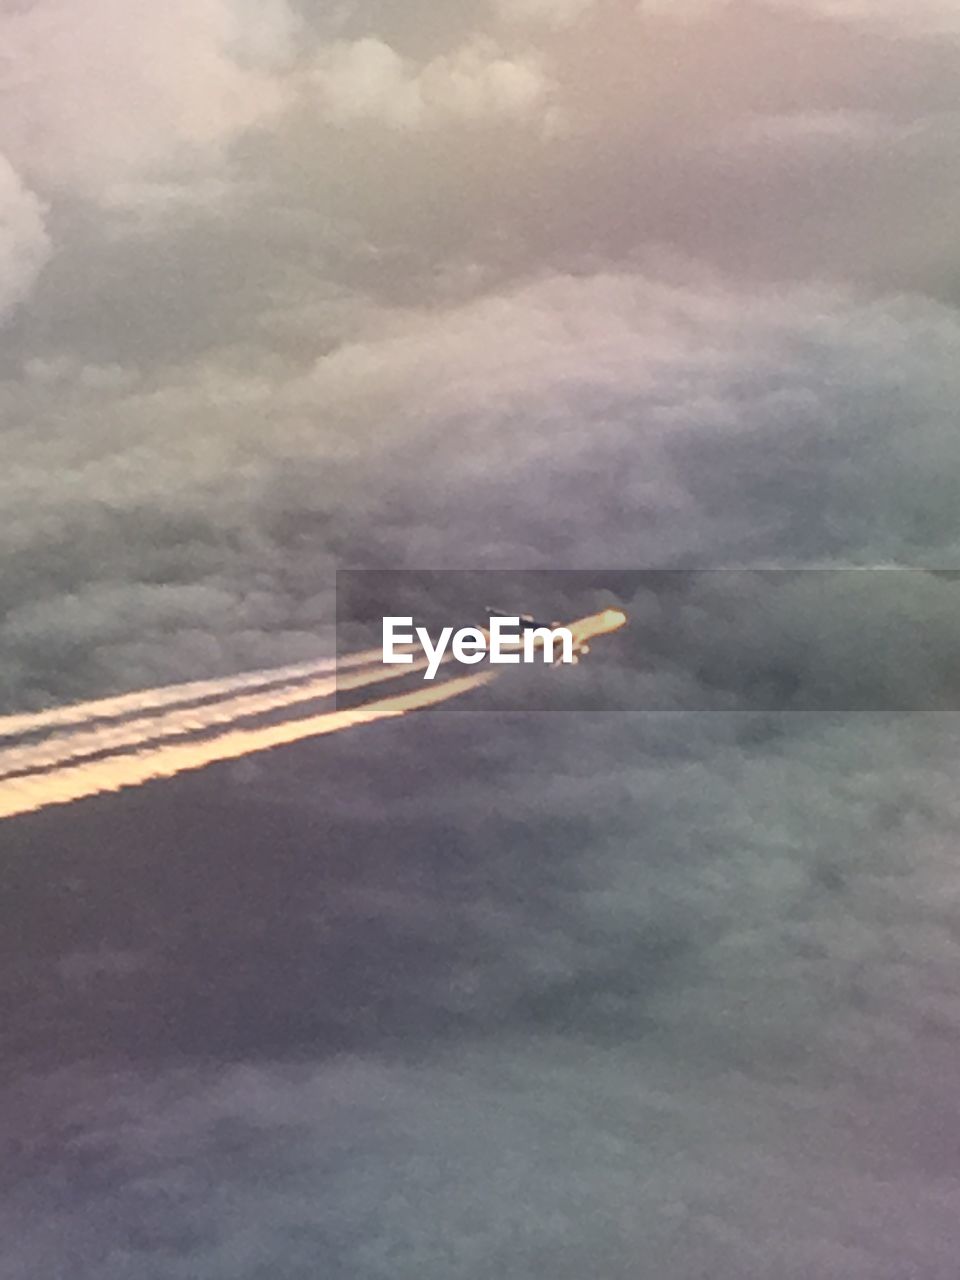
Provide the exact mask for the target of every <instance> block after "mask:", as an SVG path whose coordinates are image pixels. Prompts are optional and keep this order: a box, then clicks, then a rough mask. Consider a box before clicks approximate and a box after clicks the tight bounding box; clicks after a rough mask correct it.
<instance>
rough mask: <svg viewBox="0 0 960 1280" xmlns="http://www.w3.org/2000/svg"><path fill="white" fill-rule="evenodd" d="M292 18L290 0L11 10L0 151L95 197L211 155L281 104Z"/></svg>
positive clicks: (45, 1) (1, 37)
mask: <svg viewBox="0 0 960 1280" xmlns="http://www.w3.org/2000/svg"><path fill="white" fill-rule="evenodd" d="M291 21H292V20H291V18H290V15H289V11H288V10H287V9H286V6H285V4H284V3H283V0H271V3H269V4H267V5H265V6H261V7H260V8H259V9H257V10H254V9H252V8H251V7H250V6H249V5H247V4H245V3H241V2H240V0H196V2H194V0H172V3H171V4H167V5H164V6H162V7H158V6H157V5H155V4H152V3H150V0H98V2H97V3H96V4H89V5H82V6H80V7H79V8H77V6H75V5H73V4H70V3H69V2H68V0H39V2H38V3H35V4H31V5H29V6H22V7H21V6H5V8H4V10H3V12H2V14H0V48H2V49H3V64H2V67H3V70H2V74H0V104H2V106H0V147H3V148H4V149H5V150H6V152H7V154H8V156H9V157H10V158H11V161H12V162H13V163H14V164H16V165H17V166H18V167H19V168H21V170H22V171H23V172H24V173H26V174H28V175H29V176H30V177H31V179H32V180H34V181H36V182H38V183H40V184H42V185H43V187H44V188H45V189H49V190H51V191H57V190H62V189H68V190H76V191H80V192H82V193H84V194H87V195H92V196H95V197H97V196H100V195H102V194H103V193H108V194H109V193H110V192H111V190H112V189H113V188H114V187H115V186H116V184H119V183H122V182H124V181H131V180H133V179H135V178H136V177H137V176H140V175H144V174H150V173H152V172H154V171H156V170H163V169H173V170H176V169H178V168H186V169H188V170H189V169H190V168H191V167H192V166H194V165H196V164H197V163H200V162H203V163H208V162H209V161H210V159H211V158H213V157H216V156H217V155H218V154H219V151H220V149H221V148H222V146H223V145H224V144H225V143H228V142H229V141H230V140H231V139H232V138H234V137H235V136H236V135H237V134H238V133H240V132H242V131H243V130H244V129H247V128H249V127H250V126H252V125H255V124H257V123H258V122H260V121H263V120H265V119H269V118H271V117H272V116H273V115H274V114H275V113H276V112H277V111H278V110H280V108H281V107H282V106H283V105H284V102H285V98H284V92H283V89H282V86H281V84H280V82H279V81H278V79H277V78H276V77H275V76H274V75H273V74H272V73H271V69H270V67H271V65H272V64H274V63H275V62H276V61H277V59H278V58H279V57H280V56H281V52H282V49H283V47H284V46H285V44H286V43H287V42H288V39H289V34H290V29H291ZM264 63H266V65H264Z"/></svg>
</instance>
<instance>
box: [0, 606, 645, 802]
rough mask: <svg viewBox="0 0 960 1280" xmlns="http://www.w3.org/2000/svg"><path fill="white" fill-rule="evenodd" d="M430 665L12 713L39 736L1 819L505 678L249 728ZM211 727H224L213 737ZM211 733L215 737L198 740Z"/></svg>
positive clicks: (265, 678)
mask: <svg viewBox="0 0 960 1280" xmlns="http://www.w3.org/2000/svg"><path fill="white" fill-rule="evenodd" d="M625 622H626V617H625V615H624V614H623V613H621V612H620V610H617V609H607V610H605V611H604V612H602V613H598V614H592V615H591V616H590V617H587V618H579V619H578V620H577V621H576V622H573V623H571V624H570V629H571V631H572V633H573V635H574V638H575V640H576V642H577V643H578V644H585V642H586V641H587V640H590V639H593V638H594V637H595V636H600V635H605V634H607V633H609V632H611V631H616V630H618V629H619V628H620V627H621V626H623V625H624V623H625ZM451 660H452V659H451V656H450V655H446V656H445V657H444V658H443V662H444V664H446V663H448V662H450V661H451ZM427 665H428V664H427V661H426V659H425V658H424V659H423V660H416V661H414V662H412V663H410V664H404V665H402V666H385V665H383V663H382V654H381V653H380V651H379V650H376V649H373V650H368V651H366V652H364V653H356V654H350V655H348V656H347V657H345V658H341V659H339V660H338V661H336V662H334V661H332V660H317V661H314V662H308V663H300V664H298V665H296V666H288V667H278V668H275V669H273V670H267V671H255V672H248V673H246V674H243V675H238V676H229V677H226V678H224V679H220V680H201V681H194V682H191V683H188V684H181V685H164V686H161V687H159V688H155V689H144V690H140V691H138V692H136V693H130V694H121V695H120V696H118V697H113V698H100V699H97V700H95V701H92V702H84V703H77V704H75V705H73V706H68V707H57V708H52V709H50V710H46V711H41V712H37V713H35V714H22V715H13V716H5V717H0V738H2V737H11V736H12V735H14V734H20V735H21V736H27V738H28V740H27V741H25V742H18V743H15V744H13V745H11V746H8V747H6V748H3V749H0V818H6V817H13V816H14V815H16V814H24V813H32V812H35V811H36V810H38V809H44V808H46V807H47V806H48V805H55V804H66V803H68V802H70V801H72V800H80V799H83V798H85V797H87V796H94V795H101V794H106V793H109V792H113V791H118V790H120V789H121V788H124V787H131V786H137V785H139V784H140V783H143V782H148V781H151V780H154V779H160V778H171V777H173V776H175V775H176V774H178V773H183V772H184V771H186V770H190V769H200V768H202V767H203V766H204V765H208V764H214V763H215V762H217V761H222V760H233V759H237V758H238V757H240V756H244V755H247V754H249V753H250V752H254V751H263V750H267V749H269V748H270V747H275V746H280V745H282V744H285V743H292V742H298V741H300V740H301V739H303V738H310V737H318V736H321V735H323V734H328V733H336V732H339V731H340V730H342V729H348V728H352V727H354V726H356V725H362V724H371V723H374V722H375V721H377V720H382V719H387V718H390V717H395V716H401V715H405V714H406V713H407V712H408V711H414V710H417V709H419V708H423V707H429V706H433V705H436V704H438V703H442V702H446V701H448V700H449V699H451V698H455V697H458V696H459V695H460V694H462V693H466V692H467V691H469V690H471V689H475V688H477V687H479V686H480V685H483V684H487V683H489V682H490V681H491V680H493V679H495V677H496V674H497V673H496V672H493V671H490V670H484V671H483V672H480V673H476V674H473V675H470V676H464V677H461V678H458V679H452V680H447V681H446V682H445V683H443V684H440V685H432V684H430V685H425V686H423V687H421V688H418V689H414V690H413V691H411V692H408V693H403V694H399V695H397V696H394V697H391V698H382V699H380V700H379V701H376V702H373V703H368V704H366V705H364V706H359V707H353V708H350V709H347V710H341V711H329V712H326V713H323V714H318V715H313V716H307V717H301V718H298V719H294V720H286V721H282V722H281V723H278V724H269V725H259V726H250V727H241V725H242V722H243V721H245V720H250V719H252V718H253V717H256V716H265V715H269V714H271V713H273V712H277V711H282V710H284V709H288V708H291V707H294V706H298V705H300V706H302V705H303V704H305V703H308V702H314V701H317V700H318V699H321V698H327V697H330V696H331V695H332V694H333V693H335V692H337V691H338V690H347V689H361V688H364V687H367V686H370V685H375V684H378V683H380V682H382V681H386V680H391V679H397V678H400V677H404V676H410V675H413V674H415V673H417V672H420V671H423V670H424V669H425V668H426V667H427ZM344 671H346V672H348V673H349V674H346V675H345V674H343V672H344ZM228 695H234V696H228ZM131 717H132V718H131ZM64 726H66V727H68V728H69V729H70V731H69V732H61V733H55V734H53V735H52V736H51V737H47V738H41V739H40V740H34V739H33V738H32V737H31V735H33V734H35V733H39V732H40V731H41V730H44V729H49V728H58V727H60V728H62V727H64ZM211 730H223V732H217V733H214V734H213V735H212V736H211V734H210V731H211ZM201 734H204V735H207V736H204V737H200V736H197V735H201ZM177 739H178V741H172V740H177Z"/></svg>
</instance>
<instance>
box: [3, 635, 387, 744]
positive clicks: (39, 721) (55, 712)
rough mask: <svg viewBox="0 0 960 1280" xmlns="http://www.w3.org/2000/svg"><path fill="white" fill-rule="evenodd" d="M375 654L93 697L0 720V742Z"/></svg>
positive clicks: (303, 675)
mask: <svg viewBox="0 0 960 1280" xmlns="http://www.w3.org/2000/svg"><path fill="white" fill-rule="evenodd" d="M380 657H381V654H380V651H379V650H378V649H370V650H368V651H367V652H366V653H355V654H351V655H350V656H349V657H347V658H339V659H334V658H321V659H315V660H314V661H312V662H300V663H297V664H296V665H295V666H289V667H275V668H273V670H269V669H268V670H265V671H246V672H242V673H241V674H239V675H235V676H223V677H221V678H220V679H214V680H195V681H192V682H190V683H189V684H173V685H160V686H159V687H158V688H155V689H138V690H137V691H136V692H135V693H123V694H120V695H119V696H117V697H111V698H97V699H96V700H95V701H93V702H76V703H73V704H71V705H70V706H66V707H50V708H49V709H47V710H44V711H26V712H21V713H18V714H16V715H9V716H0V738H6V737H12V736H13V735H15V734H23V733H32V732H34V731H35V730H40V729H51V728H57V727H58V726H61V725H79V724H83V723H84V722H85V721H88V720H116V719H119V718H120V717H121V716H126V715H131V714H135V713H136V712H138V711H149V710H151V709H153V708H155V707H170V706H178V705H180V704H182V703H185V702H199V701H201V700H202V699H204V698H216V697H221V696H222V695H224V694H227V693H236V692H239V691H240V690H242V689H258V688H263V687H264V686H267V685H276V684H286V683H288V682H290V681H293V680H301V679H308V678H309V677H311V676H317V675H320V674H322V673H323V672H332V671H335V670H337V669H338V668H345V667H359V666H366V665H367V664H368V663H371V662H376V661H378V660H379V659H380Z"/></svg>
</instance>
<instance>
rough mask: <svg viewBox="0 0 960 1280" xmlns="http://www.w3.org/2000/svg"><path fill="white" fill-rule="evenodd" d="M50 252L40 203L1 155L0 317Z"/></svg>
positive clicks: (24, 290) (18, 298)
mask: <svg viewBox="0 0 960 1280" xmlns="http://www.w3.org/2000/svg"><path fill="white" fill-rule="evenodd" d="M49 256H50V239H49V236H48V235H47V231H46V227H45V225H44V211H43V205H42V204H41V202H40V201H39V200H38V199H37V197H36V196H35V195H34V194H33V192H31V191H29V190H28V189H27V188H26V187H25V186H24V185H23V183H22V182H21V180H20V177H19V176H18V174H17V173H16V171H15V170H14V169H13V167H12V166H11V164H10V163H9V161H8V160H6V159H5V158H4V157H3V156H2V155H0V319H2V317H3V316H4V314H5V313H6V312H7V311H8V310H9V309H10V308H11V307H13V306H15V305H16V304H17V303H18V302H20V301H21V300H22V299H23V298H24V297H26V295H27V294H28V293H29V291H30V289H31V288H32V286H33V283H34V281H35V280H36V278H37V275H38V274H39V272H40V269H41V268H42V267H43V265H44V263H45V262H46V261H47V258H48V257H49Z"/></svg>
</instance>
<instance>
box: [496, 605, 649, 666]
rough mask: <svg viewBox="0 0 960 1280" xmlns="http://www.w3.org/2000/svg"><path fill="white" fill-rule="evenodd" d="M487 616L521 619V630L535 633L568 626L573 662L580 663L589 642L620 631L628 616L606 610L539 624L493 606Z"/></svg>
mask: <svg viewBox="0 0 960 1280" xmlns="http://www.w3.org/2000/svg"><path fill="white" fill-rule="evenodd" d="M487 614H488V615H489V617H491V618H516V617H518V616H519V619H520V630H521V632H523V631H535V630H540V629H544V628H545V629H546V630H547V631H555V630H556V629H557V627H563V626H567V628H568V629H569V631H570V632H571V634H572V635H573V661H574V662H579V661H580V659H581V658H582V657H585V656H586V655H587V654H588V653H589V652H590V645H589V643H588V641H589V640H592V639H593V638H594V637H595V636H602V635H606V634H607V633H608V632H610V631H619V629H620V628H621V627H622V626H624V625H625V624H626V621H627V615H626V614H625V613H624V612H623V611H622V610H620V609H604V611H603V612H602V613H593V614H590V615H589V617H586V618H578V619H577V620H576V621H575V622H571V623H563V622H551V623H546V622H538V621H537V620H536V618H534V617H533V615H532V614H530V613H521V614H519V615H517V614H515V613H505V612H504V611H503V610H501V609H494V608H493V607H492V606H488V607H487Z"/></svg>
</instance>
